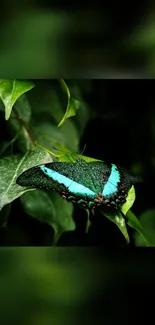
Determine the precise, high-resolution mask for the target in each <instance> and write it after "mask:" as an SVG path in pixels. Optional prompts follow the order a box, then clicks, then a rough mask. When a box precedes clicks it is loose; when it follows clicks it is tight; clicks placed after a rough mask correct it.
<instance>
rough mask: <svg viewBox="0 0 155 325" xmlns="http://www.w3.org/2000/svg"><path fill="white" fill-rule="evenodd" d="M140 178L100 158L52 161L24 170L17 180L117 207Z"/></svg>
mask: <svg viewBox="0 0 155 325" xmlns="http://www.w3.org/2000/svg"><path fill="white" fill-rule="evenodd" d="M139 181H141V178H140V177H137V176H133V175H130V174H129V173H128V172H127V171H126V170H125V169H124V168H121V167H119V166H117V165H115V164H112V163H105V162H102V161H91V162H86V161H85V160H83V159H82V158H77V159H76V161H75V162H74V163H72V162H51V163H47V164H42V165H38V166H35V167H32V168H30V169H28V170H26V171H24V172H23V173H22V174H21V175H19V176H18V178H17V180H16V183H17V184H18V185H20V186H24V187H29V188H42V189H51V190H53V191H56V192H58V193H59V194H60V195H61V196H62V197H63V198H65V199H66V200H67V201H71V202H73V203H76V204H79V205H82V206H83V207H85V208H88V209H92V208H93V209H94V208H96V207H98V206H107V207H114V208H116V209H117V208H119V207H120V206H121V205H122V204H123V203H125V202H126V198H127V195H128V191H129V189H130V188H131V186H132V185H134V184H136V183H138V182H139Z"/></svg>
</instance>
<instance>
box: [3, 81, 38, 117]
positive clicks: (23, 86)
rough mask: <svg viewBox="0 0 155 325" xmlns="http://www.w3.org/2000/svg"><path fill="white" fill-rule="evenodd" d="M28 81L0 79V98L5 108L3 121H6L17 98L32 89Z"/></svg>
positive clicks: (31, 84) (32, 84) (32, 85)
mask: <svg viewBox="0 0 155 325" xmlns="http://www.w3.org/2000/svg"><path fill="white" fill-rule="evenodd" d="M34 86H35V85H34V83H33V82H32V81H28V80H16V79H12V80H7V79H0V98H1V99H2V101H3V104H4V106H5V119H6V120H8V119H9V117H10V115H11V111H12V107H13V105H14V103H15V102H16V100H17V98H18V97H20V96H21V95H22V94H24V93H25V92H27V91H28V90H30V89H32V88H33V87H34Z"/></svg>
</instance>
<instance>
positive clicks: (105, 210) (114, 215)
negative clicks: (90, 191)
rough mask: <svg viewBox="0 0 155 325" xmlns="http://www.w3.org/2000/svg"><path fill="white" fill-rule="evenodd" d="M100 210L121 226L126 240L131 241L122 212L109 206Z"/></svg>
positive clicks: (120, 228)
mask: <svg viewBox="0 0 155 325" xmlns="http://www.w3.org/2000/svg"><path fill="white" fill-rule="evenodd" d="M99 211H100V212H101V213H102V214H103V215H104V216H105V217H106V218H108V219H109V220H110V221H112V222H113V223H115V224H116V226H117V227H118V228H119V230H120V231H121V233H122V234H123V236H124V237H125V239H126V241H127V242H129V235H128V232H127V228H126V223H125V219H124V218H123V216H122V215H121V213H120V212H119V211H117V210H113V209H109V208H99Z"/></svg>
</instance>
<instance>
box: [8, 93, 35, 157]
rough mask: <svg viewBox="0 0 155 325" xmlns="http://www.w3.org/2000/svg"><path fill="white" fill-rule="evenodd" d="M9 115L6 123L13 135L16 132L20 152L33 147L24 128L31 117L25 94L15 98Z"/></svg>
mask: <svg viewBox="0 0 155 325" xmlns="http://www.w3.org/2000/svg"><path fill="white" fill-rule="evenodd" d="M11 117H12V118H11V119H10V120H9V121H8V123H7V126H8V131H9V132H10V134H11V136H13V137H15V136H16V135H17V133H18V139H17V141H16V145H17V147H18V149H19V150H20V151H21V152H23V153H25V152H27V151H28V150H31V149H32V148H33V147H34V144H33V142H32V139H31V137H30V135H29V133H28V132H27V129H26V127H28V123H29V122H30V119H31V106H30V103H29V101H28V98H27V96H26V95H25V94H23V95H22V96H20V97H19V98H18V99H17V101H16V103H15V105H14V110H13V112H12V115H11Z"/></svg>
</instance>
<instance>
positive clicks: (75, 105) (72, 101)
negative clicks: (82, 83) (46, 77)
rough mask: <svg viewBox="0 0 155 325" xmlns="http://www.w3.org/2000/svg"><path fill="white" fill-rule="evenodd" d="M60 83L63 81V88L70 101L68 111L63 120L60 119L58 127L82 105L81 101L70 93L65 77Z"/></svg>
mask: <svg viewBox="0 0 155 325" xmlns="http://www.w3.org/2000/svg"><path fill="white" fill-rule="evenodd" d="M60 83H61V85H62V87H63V89H64V90H65V91H66V93H67V98H68V103H67V109H66V113H65V115H64V116H63V118H62V120H61V121H60V123H59V125H58V127H59V126H61V125H62V124H63V123H64V122H65V120H66V119H68V118H69V117H71V116H74V115H75V114H76V111H77V109H78V108H79V107H80V102H79V101H78V100H77V99H75V98H74V97H72V96H71V95H70V91H69V88H68V87H67V85H66V83H65V81H64V80H63V79H61V80H60Z"/></svg>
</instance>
